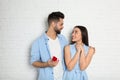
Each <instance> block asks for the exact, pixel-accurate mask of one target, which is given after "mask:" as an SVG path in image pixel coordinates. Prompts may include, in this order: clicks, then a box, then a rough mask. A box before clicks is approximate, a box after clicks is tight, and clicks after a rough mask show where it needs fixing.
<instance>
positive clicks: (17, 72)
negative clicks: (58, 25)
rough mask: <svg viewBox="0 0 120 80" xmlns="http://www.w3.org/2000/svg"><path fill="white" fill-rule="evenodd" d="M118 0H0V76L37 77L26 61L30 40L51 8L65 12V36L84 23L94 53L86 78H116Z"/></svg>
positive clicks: (11, 79) (12, 79)
mask: <svg viewBox="0 0 120 80" xmlns="http://www.w3.org/2000/svg"><path fill="white" fill-rule="evenodd" d="M119 3H120V1H119V0H99V1H98V0H88V1H87V0H83V1H81V0H76V1H75V0H64V1H63V0H43V1H42V0H0V80H37V79H36V78H37V72H36V69H35V68H34V67H32V66H31V65H30V64H29V58H30V57H29V56H30V47H31V44H32V42H33V41H34V40H35V39H36V38H37V37H38V36H40V34H41V33H42V32H44V31H45V30H46V28H47V27H46V18H47V16H48V14H49V13H50V12H52V11H58V10H60V11H62V12H63V13H65V20H64V21H65V23H64V30H63V31H62V33H63V34H64V35H65V36H66V38H67V39H69V37H70V33H71V29H72V28H73V27H74V26H75V25H79V24H80V25H84V26H86V27H87V29H88V32H89V39H90V44H91V45H93V46H95V47H96V54H95V55H94V57H93V60H92V62H91V64H90V66H89V67H88V69H87V73H88V76H89V80H115V79H117V80H119V79H120V76H119V74H120V69H119V67H120V58H119V56H120V54H119V52H120V49H119V48H120V47H119V45H120V37H119V36H118V34H120V28H119V26H120V23H119V21H120V6H119Z"/></svg>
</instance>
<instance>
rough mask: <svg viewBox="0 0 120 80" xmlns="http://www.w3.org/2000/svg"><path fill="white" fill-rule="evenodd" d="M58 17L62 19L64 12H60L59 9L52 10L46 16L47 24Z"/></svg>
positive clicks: (57, 19)
mask: <svg viewBox="0 0 120 80" xmlns="http://www.w3.org/2000/svg"><path fill="white" fill-rule="evenodd" d="M60 18H62V19H64V14H63V13H62V12H60V11H57V12H52V13H51V14H49V16H48V25H50V23H51V22H52V21H56V22H58V21H59V19H60Z"/></svg>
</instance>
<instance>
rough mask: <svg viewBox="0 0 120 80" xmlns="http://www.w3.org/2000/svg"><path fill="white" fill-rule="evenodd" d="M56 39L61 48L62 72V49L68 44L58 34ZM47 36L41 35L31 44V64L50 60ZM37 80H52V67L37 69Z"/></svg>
mask: <svg viewBox="0 0 120 80" xmlns="http://www.w3.org/2000/svg"><path fill="white" fill-rule="evenodd" d="M57 36H58V39H59V42H60V46H61V52H62V53H61V54H62V57H63V58H62V63H63V70H64V69H65V64H64V47H65V45H67V44H68V42H67V40H66V39H65V37H64V36H63V35H61V34H58V35H57ZM48 40H49V38H48V36H47V35H46V33H43V34H42V35H41V37H39V38H38V39H37V40H35V42H34V43H33V44H32V48H31V64H32V63H33V62H35V61H40V62H47V61H48V60H49V59H51V56H50V50H49V45H48ZM55 47H57V46H55ZM38 73H39V74H38V80H54V76H53V74H54V73H53V68H52V67H45V68H38Z"/></svg>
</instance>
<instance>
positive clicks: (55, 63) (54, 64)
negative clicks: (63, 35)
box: [48, 59, 59, 67]
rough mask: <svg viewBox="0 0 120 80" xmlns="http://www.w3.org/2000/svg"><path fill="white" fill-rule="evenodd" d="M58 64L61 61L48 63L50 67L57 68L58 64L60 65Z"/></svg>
mask: <svg viewBox="0 0 120 80" xmlns="http://www.w3.org/2000/svg"><path fill="white" fill-rule="evenodd" d="M58 62H59V60H56V61H53V60H51V59H50V60H49V61H48V65H49V66H50V67H55V66H56V65H57V64H58Z"/></svg>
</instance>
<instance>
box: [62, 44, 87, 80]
mask: <svg viewBox="0 0 120 80" xmlns="http://www.w3.org/2000/svg"><path fill="white" fill-rule="evenodd" d="M84 49H85V53H87V52H88V49H89V47H88V46H86V45H84ZM70 53H71V58H73V56H74V55H75V53H76V48H75V44H72V45H70ZM63 80H88V77H87V74H86V72H85V71H81V70H80V67H79V61H78V62H77V64H76V65H75V67H74V68H73V70H71V71H69V70H67V68H66V70H65V71H64V75H63Z"/></svg>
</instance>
